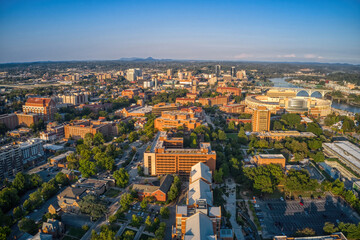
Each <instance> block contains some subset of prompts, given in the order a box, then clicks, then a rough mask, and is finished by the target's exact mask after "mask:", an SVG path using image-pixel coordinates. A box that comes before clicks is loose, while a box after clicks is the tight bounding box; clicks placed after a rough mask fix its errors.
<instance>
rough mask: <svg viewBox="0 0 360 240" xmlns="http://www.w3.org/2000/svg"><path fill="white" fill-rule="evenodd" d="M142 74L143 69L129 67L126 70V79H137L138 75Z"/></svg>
mask: <svg viewBox="0 0 360 240" xmlns="http://www.w3.org/2000/svg"><path fill="white" fill-rule="evenodd" d="M141 76H142V71H141V70H140V68H133V69H129V70H127V71H126V79H127V80H128V81H131V82H133V81H136V80H137V79H138V77H141Z"/></svg>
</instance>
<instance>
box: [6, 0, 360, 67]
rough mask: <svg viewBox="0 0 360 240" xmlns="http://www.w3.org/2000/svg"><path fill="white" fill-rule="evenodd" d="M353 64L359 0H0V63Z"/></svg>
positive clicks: (358, 42) (358, 46) (359, 37)
mask: <svg viewBox="0 0 360 240" xmlns="http://www.w3.org/2000/svg"><path fill="white" fill-rule="evenodd" d="M150 56H151V57H153V58H159V59H161V58H167V59H187V60H190V59H194V60H219V61H220V60H231V61H285V62H297V61H299V62H331V63H335V62H336V63H337V62H339V63H352V64H360V0H338V1H334V0H324V1H320V0H309V1H308V0H301V1H296V0H286V1H278V0H261V1H260V0H237V1H227V0H217V1H212V0H204V1H197V0H192V1H187V0H176V1H170V0H169V1H157V0H147V1H140V0H126V1H123V0H117V1H115V0H98V1H92V0H31V1H30V0H0V62H1V63H8V62H32V61H67V60H115V59H120V58H126V57H150Z"/></svg>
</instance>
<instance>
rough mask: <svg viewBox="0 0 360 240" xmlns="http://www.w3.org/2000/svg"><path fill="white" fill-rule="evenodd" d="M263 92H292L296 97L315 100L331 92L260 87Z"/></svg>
mask: <svg viewBox="0 0 360 240" xmlns="http://www.w3.org/2000/svg"><path fill="white" fill-rule="evenodd" d="M261 89H262V90H264V91H267V90H270V89H271V90H278V91H293V92H295V93H296V96H298V97H316V98H324V97H325V95H326V94H327V93H329V92H332V91H331V90H326V89H311V88H287V87H262V88H261Z"/></svg>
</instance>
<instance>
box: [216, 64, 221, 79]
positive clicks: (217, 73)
mask: <svg viewBox="0 0 360 240" xmlns="http://www.w3.org/2000/svg"><path fill="white" fill-rule="evenodd" d="M220 74H221V66H220V65H215V75H216V76H217V77H219V76H220Z"/></svg>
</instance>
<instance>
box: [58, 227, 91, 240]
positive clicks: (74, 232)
mask: <svg viewBox="0 0 360 240" xmlns="http://www.w3.org/2000/svg"><path fill="white" fill-rule="evenodd" d="M85 233H86V231H85V230H83V229H82V228H75V227H71V228H70V229H69V231H68V232H67V233H66V235H67V236H65V237H64V238H63V240H78V239H80V238H81V237H82V236H83V235H84V234H85Z"/></svg>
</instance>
